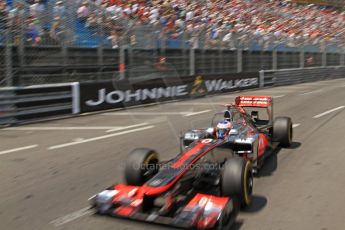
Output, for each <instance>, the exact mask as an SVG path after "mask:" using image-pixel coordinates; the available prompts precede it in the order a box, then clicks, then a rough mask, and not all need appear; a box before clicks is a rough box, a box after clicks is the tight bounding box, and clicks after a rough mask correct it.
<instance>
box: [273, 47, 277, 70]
mask: <svg viewBox="0 0 345 230" xmlns="http://www.w3.org/2000/svg"><path fill="white" fill-rule="evenodd" d="M272 69H273V70H277V69H278V52H277V49H276V48H274V49H273V51H272Z"/></svg>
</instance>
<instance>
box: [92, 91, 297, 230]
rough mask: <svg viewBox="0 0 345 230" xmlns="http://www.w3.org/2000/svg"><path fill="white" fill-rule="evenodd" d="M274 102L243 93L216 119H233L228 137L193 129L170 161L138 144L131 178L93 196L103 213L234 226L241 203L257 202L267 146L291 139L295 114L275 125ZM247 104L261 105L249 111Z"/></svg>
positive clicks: (163, 221) (130, 159)
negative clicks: (256, 183) (256, 170)
mask: <svg viewBox="0 0 345 230" xmlns="http://www.w3.org/2000/svg"><path fill="white" fill-rule="evenodd" d="M271 105H272V99H271V98H270V97H238V98H237V99H236V104H231V105H227V110H226V111H225V112H224V113H222V114H216V116H215V119H214V121H216V120H217V119H218V118H219V119H221V120H227V121H229V122H231V123H232V124H233V126H232V128H231V130H229V133H228V135H227V136H226V137H224V138H217V137H216V136H213V134H212V133H211V132H210V131H212V130H211V129H212V128H211V129H210V128H208V129H204V130H191V131H189V132H187V133H186V134H185V135H184V137H183V142H182V143H183V144H184V146H183V150H182V151H181V153H180V154H178V155H177V156H176V157H175V158H173V159H171V160H169V161H166V162H160V161H159V156H158V154H157V152H156V151H154V150H152V149H146V148H140V149H135V150H134V151H133V152H131V153H130V155H129V156H128V158H127V161H126V167H125V179H126V183H125V184H117V185H114V186H111V187H110V188H108V189H106V190H104V191H103V192H100V193H98V194H96V195H95V196H93V197H91V198H90V202H91V205H92V207H93V208H95V209H96V211H97V213H99V214H105V215H110V216H117V217H125V218H130V219H136V220H142V221H147V222H154V223H160V224H167V225H172V226H176V227H182V228H198V229H212V228H219V229H222V228H228V227H229V226H231V225H232V223H233V222H234V220H235V218H236V216H237V213H238V211H239V207H240V206H242V207H246V206H249V205H250V204H251V201H252V192H253V169H252V165H254V167H258V165H259V164H258V162H260V160H259V159H261V158H262V157H263V156H264V152H266V150H268V149H270V148H273V147H274V146H275V145H278V144H279V143H281V144H283V145H288V144H289V143H291V137H292V128H291V129H290V126H291V120H290V119H288V118H277V119H276V120H275V122H274V123H273V125H272V121H271V118H272V110H271V109H272V108H271ZM246 107H249V108H257V110H253V111H252V112H251V116H249V115H248V113H246V110H245V108H246ZM260 108H266V109H267V111H268V116H269V119H268V120H262V119H259V112H258V109H260ZM283 129H284V130H283ZM273 140H275V141H278V142H277V144H276V142H275V141H273ZM255 155H256V156H255ZM255 158H257V159H255Z"/></svg>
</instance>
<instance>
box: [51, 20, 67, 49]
mask: <svg viewBox="0 0 345 230" xmlns="http://www.w3.org/2000/svg"><path fill="white" fill-rule="evenodd" d="M63 33H64V30H63V28H62V25H61V19H60V18H59V17H56V18H55V20H54V23H53V25H52V27H51V29H50V31H49V37H50V39H51V42H52V43H55V44H60V43H61V41H62V37H63Z"/></svg>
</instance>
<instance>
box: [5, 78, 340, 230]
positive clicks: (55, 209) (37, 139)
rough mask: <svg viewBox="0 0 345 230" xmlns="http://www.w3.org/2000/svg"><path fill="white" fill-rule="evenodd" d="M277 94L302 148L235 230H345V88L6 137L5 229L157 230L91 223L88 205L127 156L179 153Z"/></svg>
mask: <svg viewBox="0 0 345 230" xmlns="http://www.w3.org/2000/svg"><path fill="white" fill-rule="evenodd" d="M239 94H243V95H271V96H273V97H274V98H275V99H274V106H275V107H274V113H275V115H276V116H277V115H282V116H290V117H291V118H292V120H293V122H294V134H295V135H294V143H293V145H292V146H291V148H289V149H282V150H280V151H279V152H278V153H277V154H276V155H273V156H272V157H270V158H269V159H268V161H267V162H266V164H265V166H264V168H263V169H262V170H261V171H260V173H259V175H258V177H257V178H256V179H255V185H254V193H255V194H254V202H253V205H252V207H251V208H249V209H247V210H243V211H242V212H241V213H240V215H239V217H238V218H237V221H236V224H235V226H234V227H233V228H232V229H253V230H260V229H263V230H269V229H273V230H279V229H293V230H295V229H303V230H307V229H311V230H326V229H328V230H337V229H339V230H342V229H345V220H344V217H345V205H344V204H345V195H344V194H345V192H344V191H345V181H344V178H345V170H344V167H343V164H344V162H345V141H344V137H345V122H344V121H345V79H338V80H330V81H320V82H313V83H306V84H301V85H292V86H284V87H277V88H264V89H260V90H257V89H256V90H250V91H245V92H235V93H231V94H223V95H218V96H212V97H207V98H201V99H194V100H187V101H177V102H171V103H165V104H159V105H153V106H146V107H139V108H134V109H128V110H120V111H106V112H103V113H97V114H89V115H85V116H79V117H75V118H70V119H63V120H55V121H50V122H44V123H39V124H31V125H25V126H20V127H13V128H5V129H1V130H0V143H1V145H0V181H1V186H0V188H1V189H0V229H1V230H50V229H52V230H59V229H66V230H80V229H82V230H89V229H97V230H105V229H116V230H124V229H131V230H136V229H138V230H139V229H140V230H144V229H171V228H166V227H162V226H158V225H152V224H146V223H140V222H133V221H128V220H122V219H114V218H109V217H99V216H94V215H92V212H91V211H90V210H88V203H87V199H88V198H89V197H90V196H91V195H93V194H95V193H97V192H100V191H101V190H103V189H104V188H106V187H108V186H109V185H111V184H113V183H116V182H122V180H123V168H124V167H123V166H124V161H125V160H126V156H127V154H128V153H129V152H130V151H131V150H132V149H133V148H135V147H152V148H154V149H156V150H157V151H158V152H159V153H160V155H161V158H162V159H169V158H171V157H173V156H175V155H176V154H177V153H178V152H179V144H178V142H179V139H178V138H179V135H180V132H182V131H186V130H187V129H190V128H203V127H207V126H209V125H210V121H211V117H212V115H213V113H214V112H216V111H221V110H222V109H223V107H222V106H221V105H222V104H223V103H225V102H233V100H234V98H235V97H236V96H237V95H239Z"/></svg>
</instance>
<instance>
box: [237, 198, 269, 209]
mask: <svg viewBox="0 0 345 230" xmlns="http://www.w3.org/2000/svg"><path fill="white" fill-rule="evenodd" d="M266 205H267V198H266V197H264V196H260V195H253V196H252V204H251V205H250V206H249V207H247V208H245V209H241V212H243V213H255V212H259V211H261V210H262V209H263V208H264V207H265V206H266Z"/></svg>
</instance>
